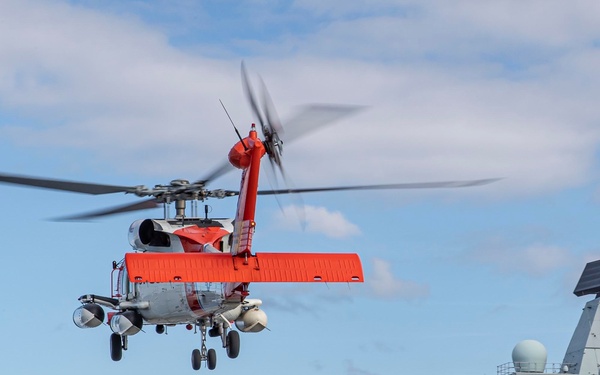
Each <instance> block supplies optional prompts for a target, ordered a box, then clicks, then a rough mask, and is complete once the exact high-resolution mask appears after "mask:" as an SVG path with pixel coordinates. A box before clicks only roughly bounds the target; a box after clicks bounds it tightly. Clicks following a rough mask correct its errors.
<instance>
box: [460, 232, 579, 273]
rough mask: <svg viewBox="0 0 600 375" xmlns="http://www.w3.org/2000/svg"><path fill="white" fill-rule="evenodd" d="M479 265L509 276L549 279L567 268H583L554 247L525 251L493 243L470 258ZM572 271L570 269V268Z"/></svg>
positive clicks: (539, 246)
mask: <svg viewBox="0 0 600 375" xmlns="http://www.w3.org/2000/svg"><path fill="white" fill-rule="evenodd" d="M469 257H470V258H471V259H473V260H474V261H476V262H479V263H483V264H487V265H490V266H492V267H494V268H496V270H497V271H499V272H501V273H505V274H527V275H529V276H534V277H541V276H547V275H548V274H550V273H552V272H553V271H556V270H559V269H565V268H566V267H565V266H571V265H572V264H575V263H577V264H579V262H575V261H574V259H573V256H572V254H570V253H569V251H568V250H566V249H563V248H561V247H558V246H554V245H546V244H541V243H534V244H531V245H528V246H524V247H518V246H511V245H508V244H507V243H505V242H504V241H501V240H496V241H491V242H490V243H488V244H486V245H482V246H480V247H479V248H477V249H476V250H474V251H472V252H471V253H470V254H469ZM567 268H568V267H567Z"/></svg>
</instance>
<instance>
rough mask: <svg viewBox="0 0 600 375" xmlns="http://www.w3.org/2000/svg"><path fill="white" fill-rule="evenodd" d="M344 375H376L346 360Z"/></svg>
mask: <svg viewBox="0 0 600 375" xmlns="http://www.w3.org/2000/svg"><path fill="white" fill-rule="evenodd" d="M346 374H348V375H376V373H374V372H371V371H368V370H364V369H362V368H359V367H357V366H356V365H355V364H354V362H353V361H352V360H349V359H348V360H346Z"/></svg>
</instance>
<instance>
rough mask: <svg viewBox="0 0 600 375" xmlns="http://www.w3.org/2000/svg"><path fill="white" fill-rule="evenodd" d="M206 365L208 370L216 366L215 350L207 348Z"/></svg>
mask: <svg viewBox="0 0 600 375" xmlns="http://www.w3.org/2000/svg"><path fill="white" fill-rule="evenodd" d="M206 366H207V367H208V369H209V370H214V369H215V367H217V352H215V350H214V349H208V352H207V353H206Z"/></svg>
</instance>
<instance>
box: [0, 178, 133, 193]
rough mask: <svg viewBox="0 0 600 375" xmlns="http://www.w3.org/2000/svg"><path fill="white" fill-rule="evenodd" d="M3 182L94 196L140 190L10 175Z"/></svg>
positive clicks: (0, 181) (128, 187)
mask: <svg viewBox="0 0 600 375" xmlns="http://www.w3.org/2000/svg"><path fill="white" fill-rule="evenodd" d="M2 182H4V183H8V184H15V185H25V186H33V187H38V188H43V189H53V190H63V191H71V192H75V193H83V194H93V195H98V194H112V193H135V192H136V190H137V188H138V187H137V186H118V185H104V184H93V183H88V182H77V181H66V180H55V179H49V178H39V177H29V176H19V175H9V174H0V183H2Z"/></svg>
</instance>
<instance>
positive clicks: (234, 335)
mask: <svg viewBox="0 0 600 375" xmlns="http://www.w3.org/2000/svg"><path fill="white" fill-rule="evenodd" d="M226 349H227V356H228V357H229V358H237V356H238V355H239V354H240V334H239V333H238V331H229V333H228V334H227V346H226Z"/></svg>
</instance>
